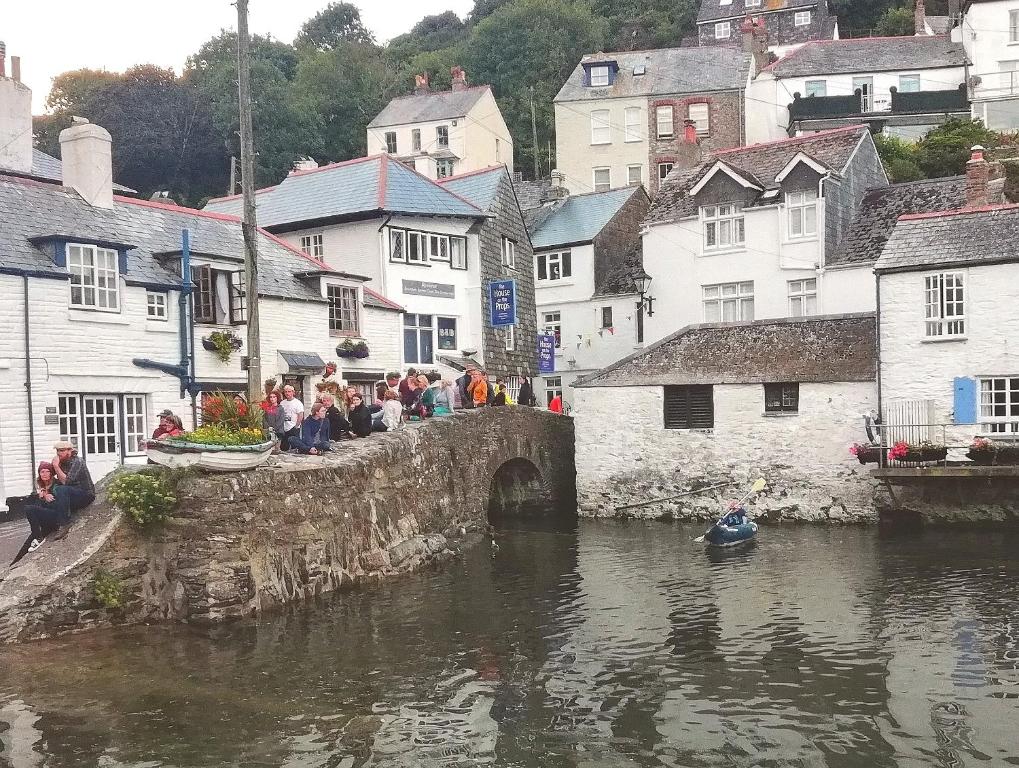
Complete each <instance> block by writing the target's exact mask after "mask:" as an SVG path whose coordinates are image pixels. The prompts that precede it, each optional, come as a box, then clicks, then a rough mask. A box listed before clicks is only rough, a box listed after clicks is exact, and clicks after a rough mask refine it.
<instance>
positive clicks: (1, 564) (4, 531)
mask: <svg viewBox="0 0 1019 768" xmlns="http://www.w3.org/2000/svg"><path fill="white" fill-rule="evenodd" d="M28 532H29V527H28V521H27V520H25V519H24V518H22V519H21V520H15V521H13V522H10V523H0V572H2V571H3V570H5V569H6V568H7V564H8V563H9V562H11V560H13V559H14V556H15V555H16V554H18V550H19V549H21V545H22V544H24V543H25V539H26V538H28Z"/></svg>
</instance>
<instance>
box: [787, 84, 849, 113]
mask: <svg viewBox="0 0 1019 768" xmlns="http://www.w3.org/2000/svg"><path fill="white" fill-rule="evenodd" d="M861 102H862V97H861V95H860V91H859V90H857V91H856V93H854V94H852V95H851V96H806V97H804V96H800V94H798V93H794V94H793V102H792V104H790V105H789V119H790V120H807V119H810V118H818V117H845V116H847V115H859V114H861V108H860V105H861Z"/></svg>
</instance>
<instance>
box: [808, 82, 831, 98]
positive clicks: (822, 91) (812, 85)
mask: <svg viewBox="0 0 1019 768" xmlns="http://www.w3.org/2000/svg"><path fill="white" fill-rule="evenodd" d="M803 90H804V92H805V93H806V94H807V96H827V95H828V81H827V80H807V81H806V82H805V83H804V84H803Z"/></svg>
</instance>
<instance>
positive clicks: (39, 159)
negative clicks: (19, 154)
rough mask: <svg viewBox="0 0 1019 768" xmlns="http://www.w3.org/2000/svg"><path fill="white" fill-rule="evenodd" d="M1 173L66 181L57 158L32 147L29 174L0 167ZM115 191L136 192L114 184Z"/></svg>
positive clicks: (44, 179) (43, 179)
mask: <svg viewBox="0 0 1019 768" xmlns="http://www.w3.org/2000/svg"><path fill="white" fill-rule="evenodd" d="M0 173H3V174H6V175H10V176H25V177H28V178H32V179H41V180H42V181H56V182H60V183H63V180H64V167H63V165H61V163H60V161H59V160H57V158H55V157H52V156H51V155H47V154H46V153H45V152H43V151H42V150H39V149H36V148H35V147H32V170H30V171H29V172H28V173H25V172H23V171H16V170H14V169H13V168H4V167H2V166H0ZM113 190H114V191H115V192H134V191H135V190H133V189H131V188H130V187H125V186H122V185H120V184H117V183H116V182H114V184H113Z"/></svg>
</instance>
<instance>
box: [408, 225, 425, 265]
mask: <svg viewBox="0 0 1019 768" xmlns="http://www.w3.org/2000/svg"><path fill="white" fill-rule="evenodd" d="M407 263H408V264H427V263H428V234H427V233H426V232H408V233H407Z"/></svg>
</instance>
